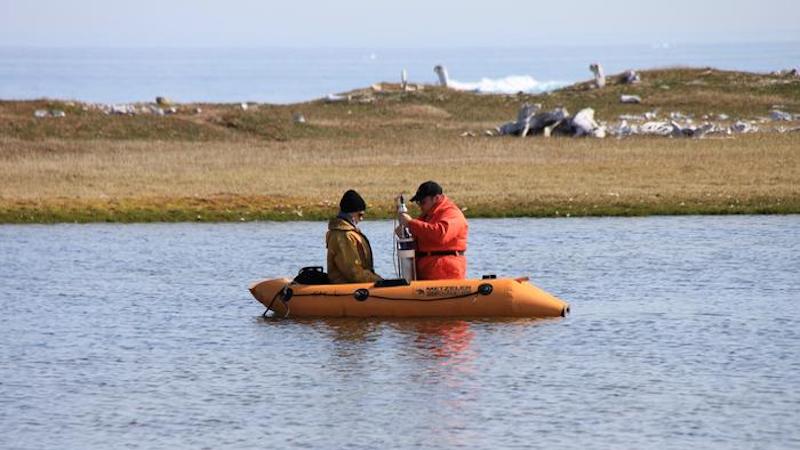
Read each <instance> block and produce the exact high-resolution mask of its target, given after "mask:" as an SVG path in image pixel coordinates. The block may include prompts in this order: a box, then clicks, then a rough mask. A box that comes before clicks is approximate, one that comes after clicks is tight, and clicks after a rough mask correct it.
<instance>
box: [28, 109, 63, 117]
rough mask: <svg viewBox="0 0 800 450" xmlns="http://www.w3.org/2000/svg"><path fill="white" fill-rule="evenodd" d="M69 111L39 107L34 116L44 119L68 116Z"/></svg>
mask: <svg viewBox="0 0 800 450" xmlns="http://www.w3.org/2000/svg"><path fill="white" fill-rule="evenodd" d="M66 116H67V113H65V112H64V111H62V110H60V109H37V110H36V111H34V112H33V117H36V118H37V119H43V118H45V117H66Z"/></svg>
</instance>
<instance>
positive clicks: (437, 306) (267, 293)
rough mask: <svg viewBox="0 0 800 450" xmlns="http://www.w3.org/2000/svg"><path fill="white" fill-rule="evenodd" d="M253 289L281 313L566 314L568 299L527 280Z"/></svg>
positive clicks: (277, 284) (262, 284)
mask: <svg viewBox="0 0 800 450" xmlns="http://www.w3.org/2000/svg"><path fill="white" fill-rule="evenodd" d="M250 292H251V293H252V294H253V296H254V297H255V298H256V299H257V300H258V301H259V302H261V303H262V304H263V305H264V306H265V307H266V308H267V311H265V312H264V314H265V315H266V314H267V313H268V312H269V311H273V312H274V314H275V315H276V316H282V317H563V316H566V315H567V314H568V313H569V303H567V302H564V301H563V300H560V299H558V298H556V297H554V296H553V295H551V294H548V293H547V292H545V291H543V290H542V289H539V288H538V287H536V286H534V285H533V284H531V283H529V282H528V279H527V278H516V279H514V278H492V279H483V280H434V281H412V282H410V283H406V282H405V281H404V280H390V281H388V282H377V283H354V284H324V285H319V284H298V283H296V282H293V281H291V280H289V279H286V278H279V279H273V280H262V281H259V282H257V283H254V284H253V285H252V286H250Z"/></svg>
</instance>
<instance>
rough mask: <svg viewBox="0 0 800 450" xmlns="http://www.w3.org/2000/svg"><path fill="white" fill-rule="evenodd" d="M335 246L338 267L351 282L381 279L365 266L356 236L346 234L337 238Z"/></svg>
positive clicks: (335, 258)
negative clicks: (359, 252) (341, 237)
mask: <svg viewBox="0 0 800 450" xmlns="http://www.w3.org/2000/svg"><path fill="white" fill-rule="evenodd" d="M335 246H336V248H335V252H334V260H335V261H336V267H338V268H339V271H341V272H342V274H343V275H344V276H345V277H346V278H347V279H348V280H350V282H351V283H366V282H368V281H377V280H380V279H381V277H380V276H378V274H376V273H375V272H373V271H371V270H367V269H365V268H364V261H361V257H360V256H359V255H358V249H357V246H358V243H357V242H356V239H355V238H353V237H350V236H345V237H344V238H343V239H336V240H335Z"/></svg>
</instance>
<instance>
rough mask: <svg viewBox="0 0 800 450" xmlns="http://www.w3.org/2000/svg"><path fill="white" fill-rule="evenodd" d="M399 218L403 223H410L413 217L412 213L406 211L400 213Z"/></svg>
mask: <svg viewBox="0 0 800 450" xmlns="http://www.w3.org/2000/svg"><path fill="white" fill-rule="evenodd" d="M397 219H398V220H399V221H400V224H401V225H408V222H411V221H412V220H413V219H412V218H411V216H410V215H408V214H406V213H400V214H398V215H397Z"/></svg>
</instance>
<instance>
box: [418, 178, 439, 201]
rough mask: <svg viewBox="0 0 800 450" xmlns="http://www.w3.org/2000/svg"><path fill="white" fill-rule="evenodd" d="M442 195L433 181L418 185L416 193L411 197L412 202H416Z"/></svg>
mask: <svg viewBox="0 0 800 450" xmlns="http://www.w3.org/2000/svg"><path fill="white" fill-rule="evenodd" d="M441 193H442V187H441V186H439V183H437V182H435V181H426V182H424V183H422V184H420V185H419V187H418V188H417V193H416V194H414V196H413V197H411V201H412V202H418V201H420V200H422V199H423V198H425V197H433V196H434V195H439V194H441Z"/></svg>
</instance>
